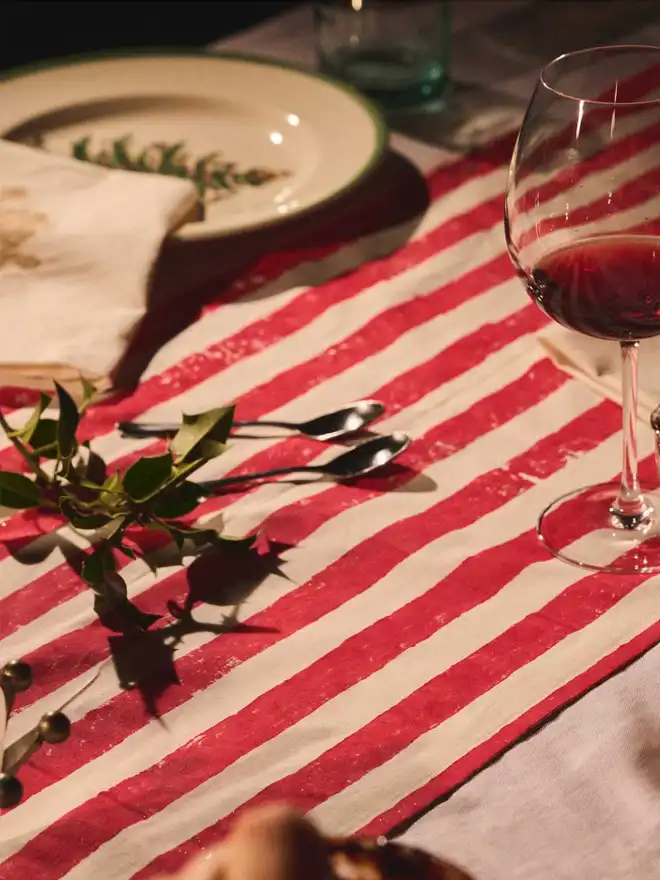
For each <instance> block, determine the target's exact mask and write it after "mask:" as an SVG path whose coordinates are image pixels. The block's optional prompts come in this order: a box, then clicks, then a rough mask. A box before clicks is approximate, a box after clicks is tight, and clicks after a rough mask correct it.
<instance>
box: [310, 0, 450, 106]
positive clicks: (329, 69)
mask: <svg viewBox="0 0 660 880" xmlns="http://www.w3.org/2000/svg"><path fill="white" fill-rule="evenodd" d="M314 13H315V27H316V50H317V56H318V61H319V66H320V68H321V70H322V71H323V72H324V73H327V74H329V75H331V76H334V77H337V78H339V79H343V80H346V81H347V82H349V83H351V84H352V85H353V86H355V87H356V88H358V89H360V91H362V92H364V93H365V94H366V95H368V96H369V97H370V98H372V99H373V100H375V101H378V103H379V104H381V105H382V106H384V107H385V108H388V109H399V110H400V109H404V108H406V107H418V106H420V105H422V104H430V103H434V102H438V101H440V100H441V99H442V97H443V95H444V93H445V89H446V86H447V82H448V66H449V45H450V5H449V0H318V2H316V3H315V4H314Z"/></svg>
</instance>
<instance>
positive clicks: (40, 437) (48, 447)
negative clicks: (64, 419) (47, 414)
mask: <svg viewBox="0 0 660 880" xmlns="http://www.w3.org/2000/svg"><path fill="white" fill-rule="evenodd" d="M30 446H31V447H32V449H33V450H34V451H35V452H36V453H37V455H39V456H41V458H57V420H56V419H41V420H40V421H39V422H38V423H37V424H36V425H35V428H34V431H33V432H32V436H31V437H30Z"/></svg>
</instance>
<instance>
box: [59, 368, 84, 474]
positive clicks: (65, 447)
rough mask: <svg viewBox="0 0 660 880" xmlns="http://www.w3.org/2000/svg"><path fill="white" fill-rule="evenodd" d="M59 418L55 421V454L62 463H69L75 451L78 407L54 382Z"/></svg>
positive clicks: (67, 393)
mask: <svg viewBox="0 0 660 880" xmlns="http://www.w3.org/2000/svg"><path fill="white" fill-rule="evenodd" d="M55 390H56V391H57V399H58V401H59V405H60V417H59V419H58V420H57V453H58V455H59V457H60V458H61V459H62V461H65V462H66V461H69V460H70V459H71V456H72V455H73V453H74V452H75V449H76V431H77V430H78V423H79V422H80V415H79V413H78V407H77V406H76V404H75V402H74V400H73V398H72V397H71V395H70V394H69V392H68V391H65V389H64V388H62V386H61V385H60V384H59V383H58V382H55Z"/></svg>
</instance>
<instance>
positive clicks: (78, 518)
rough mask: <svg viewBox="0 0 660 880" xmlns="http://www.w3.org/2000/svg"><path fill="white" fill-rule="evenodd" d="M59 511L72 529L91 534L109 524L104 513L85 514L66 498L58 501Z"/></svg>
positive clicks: (108, 519)
mask: <svg viewBox="0 0 660 880" xmlns="http://www.w3.org/2000/svg"><path fill="white" fill-rule="evenodd" d="M60 510H61V511H62V513H63V514H64V516H65V517H66V518H67V519H68V520H69V522H70V523H71V525H72V526H73V528H74V529H82V530H83V531H90V532H91V531H95V530H96V529H100V528H101V527H102V526H105V525H107V524H108V523H109V522H110V517H109V516H108V515H107V514H105V513H86V512H83V511H81V510H79V509H78V507H77V506H76V505H75V503H74V502H73V500H72V499H71V498H70V497H68V496H64V497H63V498H61V499H60Z"/></svg>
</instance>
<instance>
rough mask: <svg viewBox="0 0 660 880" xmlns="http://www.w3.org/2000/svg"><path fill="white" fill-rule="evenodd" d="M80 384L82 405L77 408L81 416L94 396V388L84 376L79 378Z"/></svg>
mask: <svg viewBox="0 0 660 880" xmlns="http://www.w3.org/2000/svg"><path fill="white" fill-rule="evenodd" d="M80 384H81V385H82V390H83V399H82V403H81V404H80V406H79V407H78V412H79V414H80V415H82V414H83V413H84V412H85V410H86V409H87V407H88V406H89V405H90V403H91V402H92V400H93V398H94V395H95V394H96V388H95V387H94V385H92V383H91V382H88V381H87V379H85V377H84V376H81V377H80Z"/></svg>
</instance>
